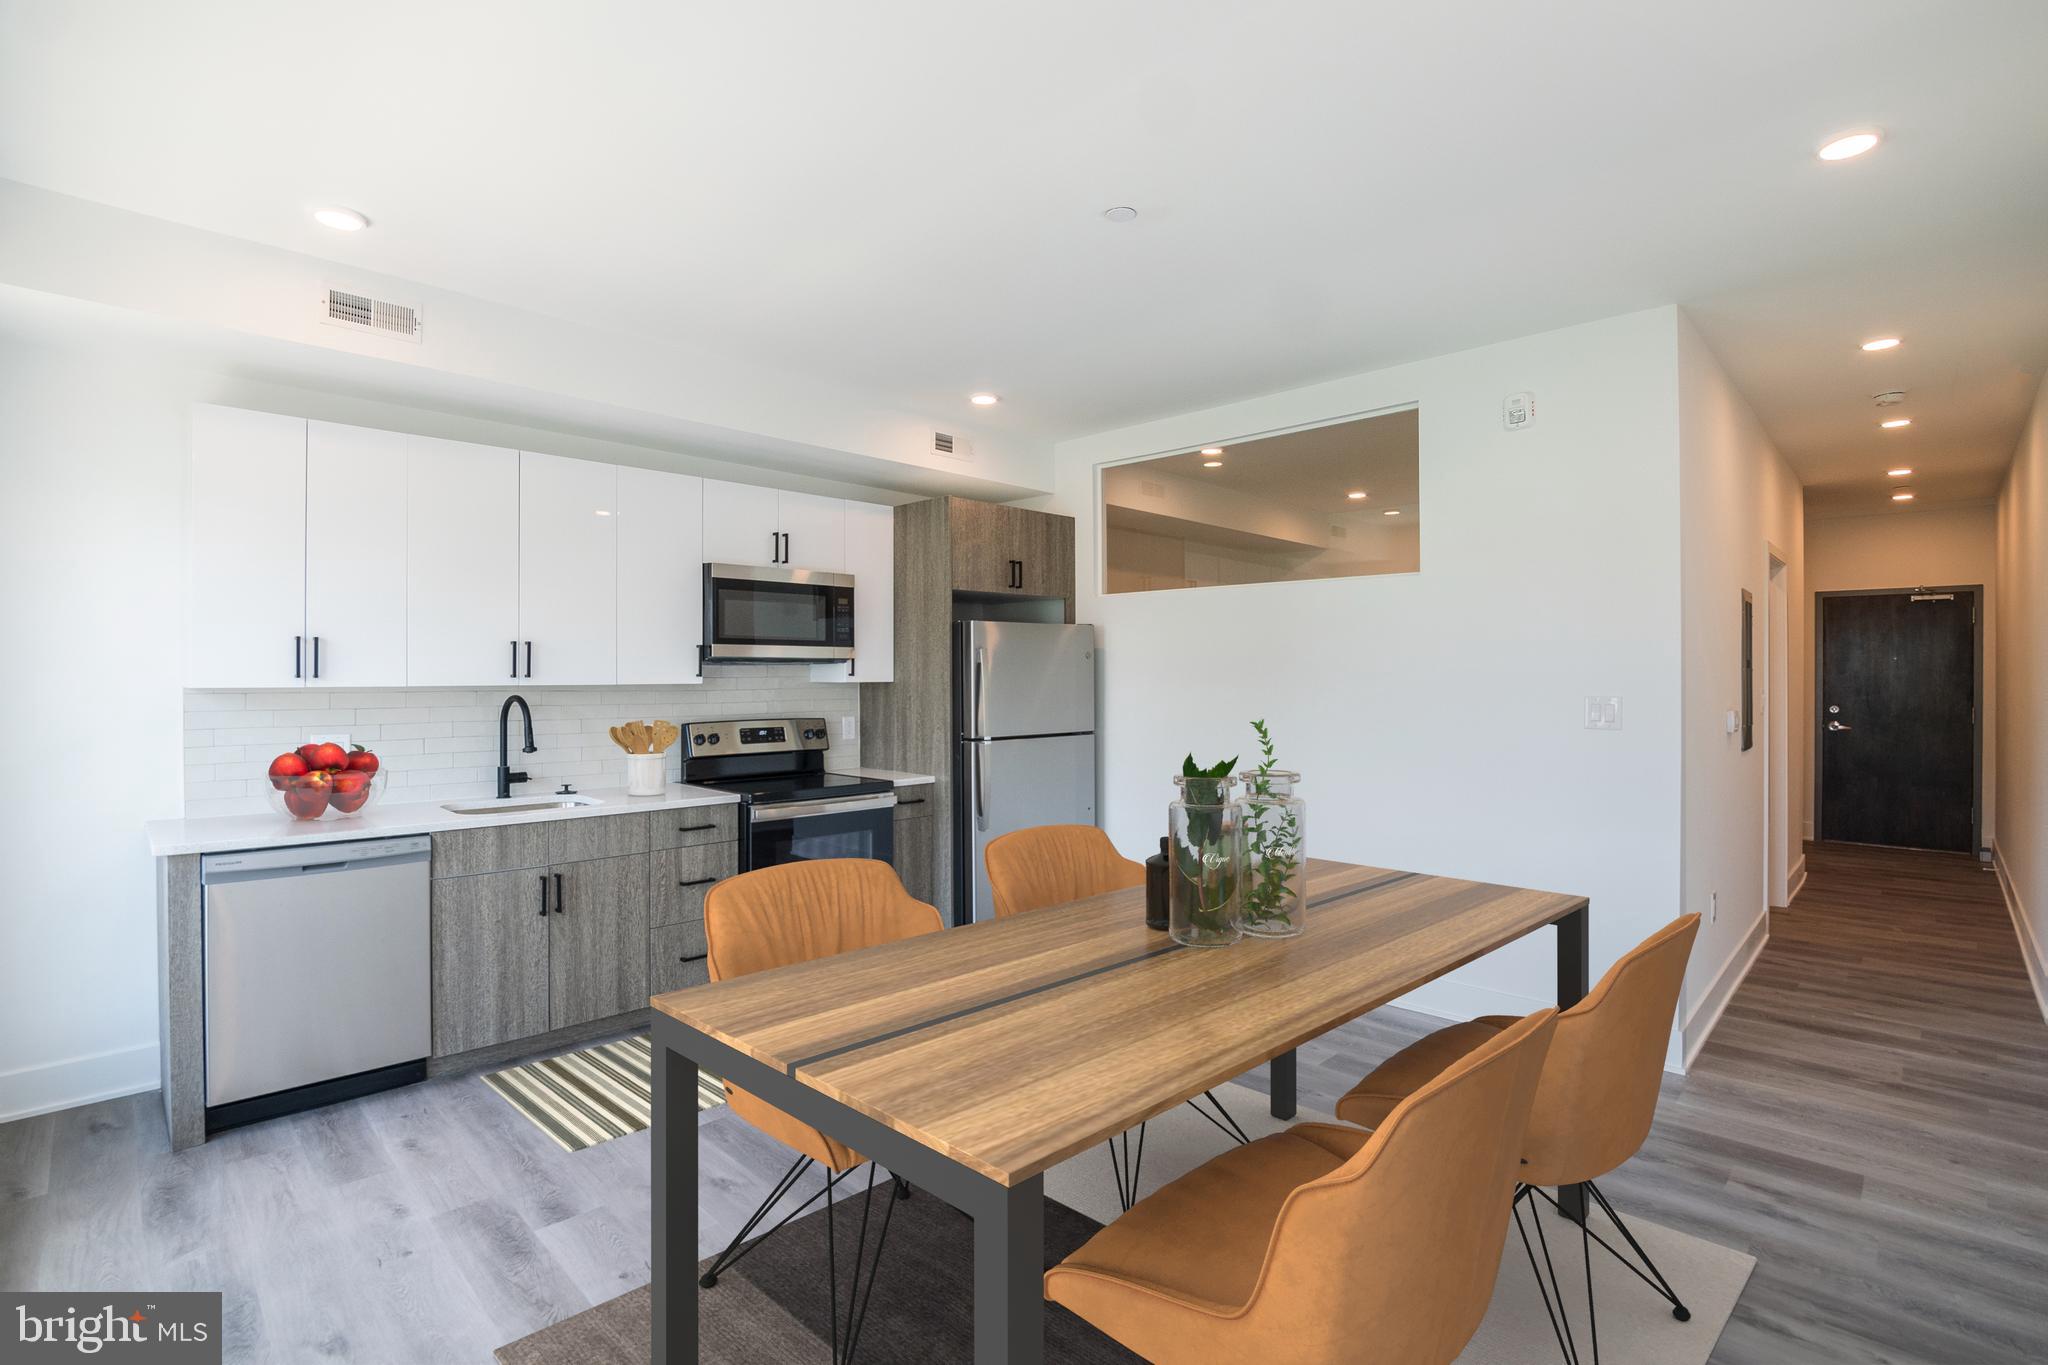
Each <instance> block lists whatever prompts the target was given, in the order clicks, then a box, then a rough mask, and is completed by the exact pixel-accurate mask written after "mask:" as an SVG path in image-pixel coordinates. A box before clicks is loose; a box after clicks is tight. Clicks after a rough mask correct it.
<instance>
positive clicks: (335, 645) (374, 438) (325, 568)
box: [304, 422, 408, 687]
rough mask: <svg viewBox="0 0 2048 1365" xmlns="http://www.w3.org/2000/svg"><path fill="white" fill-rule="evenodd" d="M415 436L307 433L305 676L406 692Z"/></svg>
mask: <svg viewBox="0 0 2048 1365" xmlns="http://www.w3.org/2000/svg"><path fill="white" fill-rule="evenodd" d="M407 501H408V499H407V494H406V438H405V437H404V436H402V435H400V434H399V433H398V432H395V431H372V430H370V429H369V428H368V427H345V426H339V425H337V424H335V423H333V422H312V423H309V424H308V425H307V430H306V510H305V517H304V524H305V528H306V530H305V536H306V656H307V657H306V670H305V672H306V676H307V680H308V681H309V682H310V683H312V684H315V685H320V686H327V687H403V686H405V678H406V673H405V656H406V642H405V619H406V607H405V587H406V585H405V565H406V555H407V550H406V523H407V510H406V504H407Z"/></svg>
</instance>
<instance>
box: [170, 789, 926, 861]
mask: <svg viewBox="0 0 2048 1365" xmlns="http://www.w3.org/2000/svg"><path fill="white" fill-rule="evenodd" d="M877 775H878V776H897V774H877ZM902 776H908V774H903V775H902ZM923 780H924V781H927V782H929V781H931V779H930V778H925V779H923ZM576 794H577V795H578V796H582V797H586V798H588V799H590V800H591V801H592V802H593V804H591V805H588V806H564V807H560V808H556V809H550V810H529V811H506V812H503V813H498V812H492V813H490V814H487V815H457V814H456V813H455V812H454V811H451V810H448V809H446V808H444V807H443V806H442V805H441V803H440V802H438V801H410V802H391V803H384V802H379V803H378V804H376V805H373V806H371V807H370V808H369V809H368V810H366V811H364V812H363V813H362V814H360V815H350V816H344V817H341V818H339V819H323V820H294V819H293V818H292V817H290V816H289V815H280V814H277V813H274V812H265V813H264V814H261V815H212V816H206V817H203V818H201V819H197V820H152V821H150V822H149V823H148V825H146V826H144V828H145V829H146V830H147V831H148V834H149V851H150V853H151V855H152V856H154V857H158V858H171V857H176V856H178V855H180V854H185V853H226V852H230V851H239V850H243V849H252V848H287V847H292V846H295V845H298V844H335V843H342V842H344V841H346V840H350V839H383V838H387V837H391V836H396V835H402V834H443V833H446V832H447V831H449V830H451V829H477V828H480V827H482V826H484V825H526V824H533V823H536V822H538V821H543V820H589V819H593V818H596V817H599V816H605V815H631V814H633V813H634V812H636V811H657V810H687V809H688V808H690V807H692V806H730V805H736V804H738V802H739V798H738V797H737V796H734V795H733V794H732V793H730V792H721V791H712V790H711V789H710V788H708V787H691V786H685V785H683V784H681V783H670V784H669V788H668V790H667V791H666V792H665V793H663V794H662V795H660V796H628V795H626V792H625V789H624V788H623V787H615V788H611V789H609V790H599V791H579V792H578V793H576ZM550 798H551V793H549V792H545V791H537V792H529V793H526V794H524V795H520V796H515V797H513V798H512V799H511V800H509V801H507V802H506V804H507V805H519V804H521V803H524V802H533V801H546V800H549V799H550ZM450 804H453V805H466V806H476V805H489V804H491V803H490V802H489V800H488V799H486V800H482V801H478V800H467V801H455V802H451V803H450Z"/></svg>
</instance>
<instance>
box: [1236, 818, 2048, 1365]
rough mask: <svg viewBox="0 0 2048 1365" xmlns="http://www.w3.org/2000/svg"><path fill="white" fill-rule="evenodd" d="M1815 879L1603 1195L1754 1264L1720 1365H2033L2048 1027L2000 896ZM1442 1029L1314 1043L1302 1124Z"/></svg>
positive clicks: (1379, 1015) (1975, 883)
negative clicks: (1307, 1114)
mask: <svg viewBox="0 0 2048 1365" xmlns="http://www.w3.org/2000/svg"><path fill="white" fill-rule="evenodd" d="M1807 877H1808V880H1807V883H1806V887H1805V889H1804V890H1803V891H1802V892H1801V893H1800V894H1799V896H1798V897H1797V898H1796V900H1795V902H1794V905H1793V908H1792V909H1790V910H1781V911H1776V912H1774V913H1773V914H1772V916H1771V937H1770V942H1769V943H1768V944H1767V945H1766V946H1765V948H1764V951H1763V954H1762V955H1761V956H1760V957H1759V958H1758V960H1757V963H1756V965H1755V967H1753V968H1752V969H1751V970H1750V974H1749V978H1748V980H1747V981H1745V982H1744V983H1743V985H1742V988H1741V989H1740V990H1738V991H1737V992H1736V994H1735V997H1734V999H1733V1000H1732V1001H1730V1003H1729V1006H1728V1010H1727V1013H1726V1015H1725V1016H1724V1017H1723V1018H1722V1020H1721V1023H1720V1026H1719V1027H1718V1028H1717V1029H1716V1030H1715V1031H1714V1034H1713V1036H1712V1037H1711V1039H1710V1040H1709V1041H1708V1043H1707V1045H1706V1047H1705V1048H1704V1049H1702V1051H1701V1053H1700V1056H1699V1057H1698V1058H1697V1059H1696V1061H1695V1062H1694V1065H1693V1069H1692V1071H1691V1073H1690V1074H1689V1075H1687V1076H1685V1077H1683V1078H1679V1077H1674V1076H1667V1077H1666V1078H1665V1081H1664V1098H1663V1101H1662V1103H1661V1105H1660V1106H1659V1109H1658V1113H1657V1123H1656V1127H1655V1128H1654V1129H1653V1131H1652V1132H1651V1135H1650V1139H1649V1141H1648V1142H1647V1143H1646V1144H1645V1145H1644V1147H1643V1150H1642V1152H1641V1153H1640V1154H1638V1155H1637V1156H1636V1157H1635V1158H1634V1159H1633V1160H1631V1161H1629V1162H1628V1163H1627V1164H1626V1165H1624V1166H1622V1168H1621V1169H1620V1170H1618V1171H1616V1172H1615V1173H1614V1175H1613V1176H1612V1177H1611V1178H1609V1179H1605V1180H1603V1181H1601V1186H1602V1188H1603V1189H1605V1190H1606V1191H1607V1192H1608V1194H1609V1195H1610V1196H1612V1197H1613V1198H1614V1200H1615V1202H1616V1203H1617V1205H1618V1206H1619V1207H1620V1208H1621V1211H1622V1213H1623V1215H1624V1216H1627V1215H1629V1214H1634V1213H1638V1212H1640V1213H1641V1214H1642V1216H1643V1217H1645V1218H1649V1219H1651V1220H1653V1221H1655V1222H1659V1223H1663V1224H1666V1225H1668V1226H1670V1227H1674V1228H1679V1229H1682V1230H1684V1231H1686V1232H1690V1233H1693V1234H1695V1235H1697V1236H1701V1237H1706V1238H1709V1239H1711V1240H1713V1241H1716V1242H1720V1243H1722V1244H1724V1245H1726V1246H1732V1247H1740V1248H1742V1249H1744V1250H1746V1251H1749V1252H1751V1253H1752V1254H1753V1255H1755V1256H1756V1258H1757V1268H1756V1273H1755V1275H1754V1276H1753V1277H1752V1278H1751V1280H1750V1282H1749V1286H1748V1288H1746V1289H1745V1290H1744V1291H1743V1295H1742V1300H1741V1302H1740V1303H1738V1304H1737V1305H1736V1308H1735V1316H1734V1318H1733V1320H1732V1321H1730V1323H1729V1324H1728V1328H1727V1330H1726V1331H1725V1332H1724V1333H1723V1334H1722V1337H1721V1342H1720V1346H1719V1347H1718V1349H1717V1350H1716V1351H1715V1353H1714V1357H1713V1358H1714V1361H1715V1362H1716V1365H1807V1363H1808V1362H1819V1363H1821V1365H1872V1362H1883V1363H1885V1365H1909V1363H1910V1365H2023V1363H2024V1365H2039V1362H2041V1361H2043V1360H2048V1297H2044V1295H2043V1291H2042V1286H2043V1285H2044V1284H2048V1024H2044V1023H2043V1021H2042V1018H2041V1012H2040V1007H2039V1005H2038V1004H2037V1003H2036V1001H2035V998H2034V994H2033V991H2032V989H2031V988H2030V986H2029V984H2028V981H2027V975H2026V968H2025V966H2024V964H2023V963H2022V961H2021V958H2020V952H2019V944H2018V942H2017V940H2016V938H2015V936H2014V933H2013V926H2012V920H2011V919H2010V918H2009V917H2008V916H2007V914H2006V910H2005V905H2004V902H2003V900H2002V899H2001V898H2000V896H1999V890H1998V880H1997V878H1996V877H1995V876H1993V875H1992V873H1991V872H1990V871H1989V870H1987V869H1986V867H1985V865H1983V864H1981V863H1979V862H1977V861H1976V860H1975V859H1972V858H1970V857H1968V856H1966V855H1961V854H1946V853H1918V852H1910V851H1905V850H1896V849H1883V848H1868V847H1852V846H1849V845H1842V844H1818V843H1815V844H1808V845H1807ZM1594 913H1595V914H1598V913H1599V910H1598V907H1597V906H1596V907H1595V909H1594ZM1439 1024H1440V1021H1438V1020H1435V1019H1432V1018H1429V1017H1427V1016H1424V1015H1420V1014H1414V1013H1410V1012H1408V1011H1405V1010H1399V1009H1385V1010H1379V1011H1375V1012H1374V1013H1373V1014H1371V1015H1368V1016H1366V1017H1365V1018H1363V1019H1360V1020H1358V1021H1356V1022H1354V1023H1352V1024H1350V1025H1347V1026H1346V1027H1345V1028H1343V1029H1340V1030H1338V1031H1336V1032H1335V1033H1332V1034H1330V1035H1328V1036H1327V1037H1325V1038H1322V1039H1319V1040H1317V1041H1316V1042H1313V1043H1310V1044H1308V1045H1307V1046H1305V1047H1303V1048H1302V1051H1301V1071H1300V1084H1301V1098H1302V1103H1303V1104H1304V1105H1310V1106H1316V1107H1320V1108H1328V1107H1329V1106H1330V1105H1331V1104H1332V1103H1334V1102H1335V1100H1336V1097H1337V1096H1339V1095H1341V1094H1343V1093H1344V1091H1345V1090H1346V1089H1348V1088H1349V1087H1350V1085H1351V1084H1352V1082H1354V1081H1355V1080H1356V1079H1357V1078H1358V1077H1359V1076H1361V1075H1363V1074H1364V1073H1365V1072H1366V1071H1367V1070H1370V1069H1371V1067H1372V1066H1374V1065H1376V1064H1377V1063H1378V1062H1379V1061H1381V1060H1383V1059H1384V1058H1385V1057H1386V1056H1388V1055H1389V1054H1390V1053H1392V1052H1394V1051H1395V1050H1396V1049H1397V1048H1400V1047H1402V1046H1404V1045H1405V1044H1407V1043H1409V1042H1412V1041H1413V1040H1414V1039H1415V1038H1417V1037H1419V1036H1420V1035H1421V1034H1423V1033H1426V1032H1428V1031H1429V1030H1431V1029H1433V1028H1435V1027H1438V1026H1439ZM1243 1079H1244V1083H1245V1084H1248V1085H1263V1083H1264V1078H1263V1075H1262V1074H1260V1073H1254V1074H1253V1075H1250V1076H1247V1077H1245V1078H1243ZM1679 1289H1680V1292H1681V1293H1682V1292H1683V1290H1684V1286H1682V1285H1681V1286H1679Z"/></svg>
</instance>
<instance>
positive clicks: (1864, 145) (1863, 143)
mask: <svg viewBox="0 0 2048 1365" xmlns="http://www.w3.org/2000/svg"><path fill="white" fill-rule="evenodd" d="M1880 136H1881V135H1880V134H1877V133H1844V134H1843V135H1842V136H1840V137H1838V138H1835V139H1834V140H1833V141H1830V142H1824V143H1822V144H1821V148H1820V159H1821V160H1822V161H1847V160H1848V159H1849V158H1850V157H1852V156H1862V155H1863V154H1864V153H1865V152H1867V151H1869V150H1870V149H1871V148H1872V147H1875V146H1876V145H1877V144H1878V139H1879V137H1880Z"/></svg>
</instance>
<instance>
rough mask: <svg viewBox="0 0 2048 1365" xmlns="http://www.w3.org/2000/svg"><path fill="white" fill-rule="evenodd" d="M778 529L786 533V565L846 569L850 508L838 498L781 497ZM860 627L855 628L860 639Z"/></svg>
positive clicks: (832, 570) (804, 567) (814, 496)
mask: <svg viewBox="0 0 2048 1365" xmlns="http://www.w3.org/2000/svg"><path fill="white" fill-rule="evenodd" d="M775 501H776V512H777V517H778V529H780V530H781V532H782V562H783V563H784V564H787V565H789V566H790V567H791V568H796V569H827V570H830V571H831V572H833V573H838V572H839V571H840V570H842V569H844V568H845V567H846V504H845V503H844V502H842V501H840V500H839V499H838V498H821V497H819V496H818V495H817V494H815V493H777V494H776V495H775ZM859 629H860V627H859V625H858V624H856V625H855V626H854V630H855V632H856V635H855V637H854V638H855V639H858V638H859V635H858V631H859Z"/></svg>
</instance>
